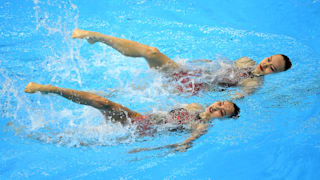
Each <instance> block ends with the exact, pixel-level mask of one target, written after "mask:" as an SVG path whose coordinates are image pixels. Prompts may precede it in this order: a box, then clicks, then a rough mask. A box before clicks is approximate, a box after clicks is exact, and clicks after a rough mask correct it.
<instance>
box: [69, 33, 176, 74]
mask: <svg viewBox="0 0 320 180" xmlns="http://www.w3.org/2000/svg"><path fill="white" fill-rule="evenodd" d="M72 38H77V39H83V38H86V39H87V40H88V42H89V43H90V44H94V43H96V42H102V43H104V44H106V45H108V46H110V47H112V48H114V49H115V50H117V51H119V52H120V53H121V54H123V55H125V56H130V57H144V58H145V59H146V60H147V62H148V64H149V67H150V68H162V67H169V68H177V67H178V64H177V63H175V62H174V61H172V60H171V59H170V58H169V57H167V56H166V55H164V54H162V53H161V52H160V51H159V50H158V49H157V48H155V47H151V46H147V45H144V44H141V43H138V42H135V41H131V40H127V39H122V38H117V37H113V36H109V35H105V34H101V33H99V32H93V31H85V30H81V29H75V30H74V31H73V33H72Z"/></svg>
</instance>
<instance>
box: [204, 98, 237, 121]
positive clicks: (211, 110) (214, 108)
mask: <svg viewBox="0 0 320 180" xmlns="http://www.w3.org/2000/svg"><path fill="white" fill-rule="evenodd" d="M234 111H235V109H234V105H233V103H232V102H229V101H222V102H220V101H218V102H215V103H213V104H211V105H210V106H209V107H207V109H206V113H208V114H209V116H210V118H223V117H230V116H231V115H232V114H233V113H234Z"/></svg>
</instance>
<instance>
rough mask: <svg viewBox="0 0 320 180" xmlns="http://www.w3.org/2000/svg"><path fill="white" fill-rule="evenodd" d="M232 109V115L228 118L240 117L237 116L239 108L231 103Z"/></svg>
mask: <svg viewBox="0 0 320 180" xmlns="http://www.w3.org/2000/svg"><path fill="white" fill-rule="evenodd" d="M233 108H234V112H233V114H232V115H231V116H230V118H234V119H237V118H238V117H240V116H239V114H240V108H239V106H237V105H236V104H235V103H233Z"/></svg>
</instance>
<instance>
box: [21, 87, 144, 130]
mask: <svg viewBox="0 0 320 180" xmlns="http://www.w3.org/2000/svg"><path fill="white" fill-rule="evenodd" d="M24 92H26V93H35V92H42V93H53V94H58V95H60V96H62V97H64V98H67V99H69V100H71V101H73V102H75V103H78V104H83V105H88V106H92V107H94V108H96V109H99V110H100V111H101V112H102V113H103V114H104V115H105V116H106V117H111V118H112V119H113V120H115V121H119V122H121V123H122V124H126V123H127V117H130V118H135V117H137V116H141V115H140V114H139V113H137V112H135V111H132V110H130V109H129V108H127V107H124V106H122V105H121V104H117V103H115V102H112V101H110V100H108V99H106V98H104V97H101V96H98V95H96V94H94V93H90V92H85V91H78V90H73V89H66V88H60V87H55V86H52V85H49V84H48V85H41V84H37V83H34V82H30V83H29V84H28V85H27V86H26V88H25V90H24Z"/></svg>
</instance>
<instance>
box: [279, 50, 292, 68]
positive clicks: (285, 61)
mask: <svg viewBox="0 0 320 180" xmlns="http://www.w3.org/2000/svg"><path fill="white" fill-rule="evenodd" d="M280 55H281V56H282V57H283V60H284V71H286V70H288V69H290V68H291V66H292V63H291V61H290V59H289V57H288V56H286V55H284V54H280Z"/></svg>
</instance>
